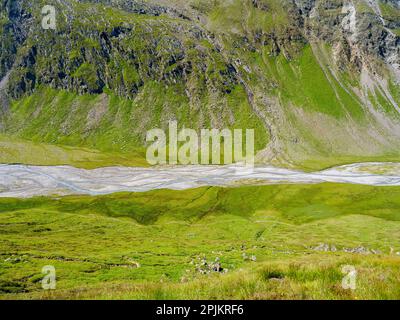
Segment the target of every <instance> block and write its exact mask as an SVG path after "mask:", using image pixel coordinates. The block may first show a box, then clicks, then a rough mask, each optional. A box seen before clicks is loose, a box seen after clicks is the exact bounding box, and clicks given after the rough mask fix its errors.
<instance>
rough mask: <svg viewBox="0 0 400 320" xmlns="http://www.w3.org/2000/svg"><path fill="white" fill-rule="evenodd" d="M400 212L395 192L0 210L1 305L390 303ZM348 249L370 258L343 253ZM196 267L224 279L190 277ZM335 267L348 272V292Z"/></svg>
mask: <svg viewBox="0 0 400 320" xmlns="http://www.w3.org/2000/svg"><path fill="white" fill-rule="evenodd" d="M399 207H400V188H398V187H387V188H385V187H369V186H357V185H341V184H321V185H303V186H300V185H278V186H259V187H240V188H199V189H193V190H186V191H169V190H159V191H152V192H146V193H134V194H130V193H122V194H114V195H108V196H100V197H90V196H68V197H59V198H45V197H39V198H32V199H25V200H22V199H19V200H18V199H0V252H1V256H0V258H1V259H0V296H1V298H3V299H10V298H41V299H52V298H72V299H87V298H96V299H103V298H113V299H116V298H123V299H178V298H183V299H199V298H202V299H230V298H233V299H314V298H317V299H363V298H366V299H399V292H400V291H399V287H400V278H399V274H400V273H399V268H400V257H398V256H396V255H395V254H394V253H395V252H397V251H400V241H399V239H400V233H399V230H400V228H399V226H400V213H399V210H398V208H399ZM321 243H328V244H330V245H335V246H336V248H337V249H338V251H336V252H318V251H315V250H313V249H312V248H314V247H316V246H318V245H319V244H321ZM358 246H363V247H365V248H368V249H374V250H380V251H381V253H380V254H378V255H373V254H370V255H363V254H356V253H346V252H343V248H355V247H358ZM391 248H393V252H391ZM243 254H245V255H246V256H249V257H250V256H252V255H254V256H256V257H257V260H256V261H255V262H253V261H248V260H246V259H244V258H243ZM203 256H204V257H206V258H207V260H208V261H214V259H215V258H216V257H219V258H220V259H221V264H222V267H223V268H225V269H228V272H227V273H226V274H214V273H212V274H209V275H200V274H199V273H198V272H196V270H195V269H196V268H195V264H193V262H192V261H194V263H196V262H197V261H199V259H200V258H202V257H203ZM136 263H139V264H140V267H139V268H137V267H136V266H137V265H136ZM45 265H54V266H55V267H56V270H57V289H56V290H55V291H52V292H46V291H43V290H42V289H41V287H40V280H41V279H42V277H43V275H42V274H41V268H42V267H43V266H45ZM343 265H353V266H355V267H356V269H357V270H358V280H357V289H356V290H355V291H347V290H344V289H342V287H341V279H342V278H343V276H344V275H342V273H341V267H342V266H343Z"/></svg>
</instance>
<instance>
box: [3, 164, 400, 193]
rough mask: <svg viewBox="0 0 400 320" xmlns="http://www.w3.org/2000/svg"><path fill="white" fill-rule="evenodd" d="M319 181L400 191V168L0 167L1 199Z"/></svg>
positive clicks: (398, 165)
mask: <svg viewBox="0 0 400 320" xmlns="http://www.w3.org/2000/svg"><path fill="white" fill-rule="evenodd" d="M323 182H336V183H353V184H365V185H374V186H400V163H356V164H351V165H345V166H340V167H335V168H331V169H328V170H323V171H319V172H313V173H306V172H301V171H296V170H289V169H282V168H275V167H270V166H257V167H255V168H254V169H249V168H245V167H241V166H237V165H229V166H175V167H162V168H129V167H108V168H99V169H93V170H85V169H78V168H74V167H69V166H29V165H0V197H18V198H26V197H33V196H47V195H67V194H87V195H103V194H110V193H114V192H122V191H129V192H143V191H149V190H156V189H174V190H183V189H190V188H196V187H201V186H237V185H258V184H289V183H290V184H311V183H323Z"/></svg>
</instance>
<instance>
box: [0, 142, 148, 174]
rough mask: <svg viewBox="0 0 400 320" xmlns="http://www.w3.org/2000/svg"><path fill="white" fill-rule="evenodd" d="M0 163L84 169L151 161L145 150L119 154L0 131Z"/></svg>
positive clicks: (141, 163) (137, 164)
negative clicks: (0, 132) (35, 139)
mask: <svg viewBox="0 0 400 320" xmlns="http://www.w3.org/2000/svg"><path fill="white" fill-rule="evenodd" d="M0 163H2V164H4V163H13V164H15V163H18V164H29V165H41V166H42V165H43V166H44V165H48V166H53V165H71V166H74V167H77V168H85V169H94V168H98V167H107V166H118V165H120V166H139V167H145V166H147V165H148V164H147V162H146V159H145V154H144V151H143V150H137V151H133V152H130V153H125V154H116V153H111V152H100V151H98V150H95V149H89V148H77V147H71V146H65V145H54V144H46V143H40V142H32V141H29V140H24V139H20V138H15V137H10V136H4V135H0Z"/></svg>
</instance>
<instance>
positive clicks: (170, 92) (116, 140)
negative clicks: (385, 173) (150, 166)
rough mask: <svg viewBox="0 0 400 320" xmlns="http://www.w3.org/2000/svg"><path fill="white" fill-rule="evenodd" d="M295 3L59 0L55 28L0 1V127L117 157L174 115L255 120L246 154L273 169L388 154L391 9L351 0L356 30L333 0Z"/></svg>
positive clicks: (394, 120) (200, 121)
mask: <svg viewBox="0 0 400 320" xmlns="http://www.w3.org/2000/svg"><path fill="white" fill-rule="evenodd" d="M296 3H297V6H298V7H296V5H295V4H293V3H292V2H291V1H277V0H258V1H250V0H246V1H239V0H234V1H229V2H226V1H219V0H217V1H212V2H209V1H203V0H196V1H189V2H187V1H185V2H184V1H180V0H176V1H170V2H168V1H163V0H152V1H149V2H146V3H142V2H133V3H132V2H130V1H125V0H119V1H113V2H111V1H108V0H102V1H96V3H94V1H89V0H88V1H65V2H62V3H59V2H57V3H54V5H55V7H56V10H57V12H58V19H57V30H56V32H55V31H54V30H42V29H41V24H40V21H41V18H42V17H41V15H40V10H34V9H35V8H36V7H35V8H33V7H32V6H30V5H29V3H28V2H27V1H24V0H19V1H17V2H15V3H14V4H13V6H11V5H10V4H5V2H4V1H3V6H5V11H4V12H5V13H3V14H2V20H1V23H2V24H3V25H4V26H5V27H4V32H3V33H2V37H1V38H0V40H1V41H0V43H1V45H2V48H4V50H3V52H4V53H2V58H1V59H2V61H3V60H4V62H2V66H3V67H2V69H4V71H1V73H2V74H5V72H6V71H10V75H9V80H8V81H7V83H6V84H4V85H5V86H6V88H8V93H9V96H10V97H9V98H10V102H9V105H8V104H7V106H2V109H4V110H5V111H6V112H4V113H2V115H1V116H0V129H1V130H2V132H3V133H4V134H7V135H12V136H16V137H18V138H23V139H29V140H33V141H34V142H44V143H50V144H57V145H68V146H73V147H87V148H94V149H98V150H100V151H102V152H113V153H121V154H123V156H124V157H125V153H130V152H136V151H137V150H143V148H145V147H146V144H145V134H146V131H147V130H149V129H153V128H155V127H161V128H163V129H165V128H166V127H167V124H168V121H169V120H177V121H178V122H179V124H180V126H181V127H183V126H185V127H190V128H194V129H197V130H199V129H200V128H225V127H227V128H242V129H246V128H254V129H255V130H256V135H255V137H256V148H257V150H258V151H259V154H258V161H259V162H268V163H273V164H276V165H281V166H290V167H307V166H309V164H310V163H313V165H312V167H314V168H317V167H324V166H326V165H334V164H340V163H342V162H343V161H344V160H343V159H346V161H349V162H351V161H356V160H357V161H358V160H360V159H364V160H368V159H372V158H374V159H380V160H386V159H396V160H398V159H399V151H398V150H399V147H400V142H399V141H400V117H399V110H400V107H399V105H400V88H399V84H398V82H396V78H395V74H394V72H393V71H396V70H394V69H393V68H395V66H396V61H397V60H398V58H399V57H398V51H396V46H397V45H396V43H398V36H396V34H395V33H393V32H392V31H391V30H396V28H399V27H400V26H398V23H397V22H396V20H395V17H396V16H397V15H398V12H399V9H398V7H396V5H395V4H394V3H392V1H389V2H382V1H379V4H380V6H378V7H374V6H372V5H368V4H367V3H366V2H364V1H361V0H359V1H355V2H354V3H355V7H354V8H355V9H354V10H356V11H357V16H356V17H357V23H356V27H357V28H356V29H357V30H356V31H354V30H350V29H348V26H347V25H350V23H346V21H347V20H346V19H350V18H349V14H348V12H347V11H346V10H347V9H346V8H344V7H343V4H342V2H340V1H334V0H329V1H322V0H321V1H316V2H315V3H314V4H313V5H312V6H311V7H310V8H309V6H307V4H306V1H298V2H296ZM43 4H44V2H40V1H39V2H38V3H37V4H36V6H37V7H38V8H39V7H40V6H41V5H43ZM8 7H11V8H10V9H7V8H8ZM376 8H378V9H379V8H380V11H381V13H379V12H378V13H377V12H376ZM311 9H314V11H315V12H314V14H313V15H311V14H310V12H309V11H310V10H311ZM7 10H9V11H7ZM22 12H29V15H25V16H24V17H25V18H26V17H29V19H28V18H26V19H27V20H28V21H27V22H26V23H24V24H21V23H22V22H21V21H20V20H18V19H17V18H16V17H18V15H19V14H20V15H22ZM81 12H87V14H86V15H85V16H82V15H81V14H80V13H81ZM7 13H8V15H7ZM380 15H381V16H380ZM393 17H394V18H393ZM25 18H24V19H25ZM20 24H21V25H20ZM27 26H29V32H28V31H26V32H22V31H23V30H24V28H27ZM10 28H11V29H12V28H14V29H15V30H20V31H21V34H17V35H18V39H19V42H18V41H17V40H15V39H14V40H13V41H12V35H11V33H10V32H9V29H10ZM11 29H10V30H11ZM14 29H12V30H14ZM379 39H380V40H379ZM10 41H11V43H12V44H13V45H12V46H11V45H10ZM377 43H379V46H378V45H377ZM380 48H381V49H380ZM0 98H1V94H0ZM0 101H2V102H3V101H5V100H2V99H0ZM347 159H348V160H347ZM14 161H15V162H16V161H18V159H15V160H14Z"/></svg>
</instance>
